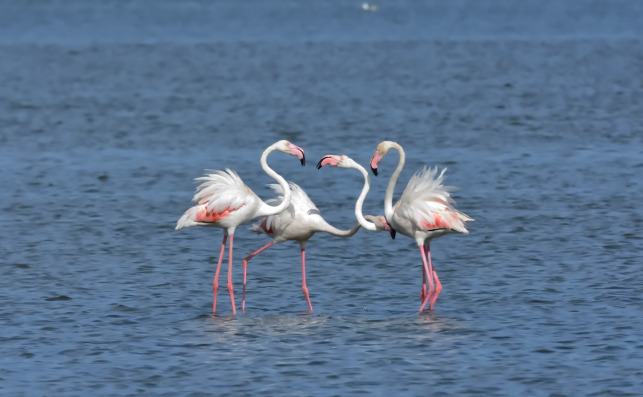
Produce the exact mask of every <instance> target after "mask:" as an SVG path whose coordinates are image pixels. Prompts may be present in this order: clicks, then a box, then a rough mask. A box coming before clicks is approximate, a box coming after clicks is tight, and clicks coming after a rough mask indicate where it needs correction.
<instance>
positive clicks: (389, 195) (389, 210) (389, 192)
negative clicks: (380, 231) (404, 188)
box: [384, 143, 406, 219]
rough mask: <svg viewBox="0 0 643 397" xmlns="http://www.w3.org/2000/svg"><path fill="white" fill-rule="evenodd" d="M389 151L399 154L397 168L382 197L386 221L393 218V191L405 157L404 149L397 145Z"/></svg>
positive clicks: (394, 144)
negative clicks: (393, 150)
mask: <svg viewBox="0 0 643 397" xmlns="http://www.w3.org/2000/svg"><path fill="white" fill-rule="evenodd" d="M391 149H395V150H397V151H398V153H399V154H400V159H399V160H398V162H397V167H396V168H395V171H393V175H391V179H389V181H388V186H387V187H386V194H385V195H384V214H385V215H386V219H392V218H393V190H395V184H396V183H397V178H399V176H400V173H401V172H402V168H404V161H405V160H406V155H405V154H404V149H402V146H400V145H398V144H397V143H392V144H391Z"/></svg>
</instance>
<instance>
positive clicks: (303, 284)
mask: <svg viewBox="0 0 643 397" xmlns="http://www.w3.org/2000/svg"><path fill="white" fill-rule="evenodd" d="M301 290H302V291H303V293H304V296H305V297H306V301H307V302H308V308H309V309H310V311H311V312H312V311H313V305H312V304H311V303H310V295H309V294H308V287H307V286H306V249H305V248H302V249H301Z"/></svg>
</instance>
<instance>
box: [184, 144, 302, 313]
mask: <svg viewBox="0 0 643 397" xmlns="http://www.w3.org/2000/svg"><path fill="white" fill-rule="evenodd" d="M275 150H278V151H280V152H283V153H286V154H290V155H292V156H295V157H297V158H298V159H299V160H300V161H301V164H302V165H304V164H305V163H306V158H305V156H304V150H303V149H302V148H300V147H299V146H296V145H293V144H292V143H290V142H288V141H286V140H281V141H278V142H276V143H274V144H272V145H270V146H269V147H268V148H266V150H265V151H264V152H263V154H262V155H261V160H260V163H261V168H262V169H263V170H264V171H265V172H266V174H268V175H269V176H271V177H272V178H274V179H275V180H276V181H277V182H278V183H279V185H280V186H282V188H283V189H284V191H285V192H286V193H285V194H284V199H283V201H282V202H281V204H279V205H276V206H271V205H268V204H266V203H264V202H263V201H262V200H261V199H260V198H259V197H258V196H257V195H256V194H255V193H254V192H253V191H252V190H250V188H249V187H248V186H246V185H245V184H244V183H243V181H242V180H241V178H239V175H237V173H236V172H234V171H232V170H229V169H226V170H225V171H218V170H217V171H210V173H209V174H207V175H205V176H202V177H199V178H196V179H195V180H196V181H200V182H201V184H200V185H199V186H198V187H197V189H196V193H195V195H194V198H193V199H192V201H195V202H197V203H198V204H197V205H195V206H194V207H192V208H189V209H188V210H187V211H185V214H183V216H182V217H181V218H180V219H179V220H178V222H177V223H176V230H179V229H182V228H184V227H191V226H213V227H220V228H223V242H222V244H221V253H220V254H219V262H218V264H217V270H216V273H215V275H214V280H213V282H212V286H213V288H214V299H213V302H212V313H216V310H217V291H218V290H219V271H220V270H221V262H222V260H223V253H224V252H225V246H226V241H227V238H228V235H229V236H230V245H229V252H228V285H227V287H228V291H229V292H230V300H231V303H232V313H233V314H236V313H237V310H236V307H235V303H234V288H233V286H232V243H233V239H234V232H235V229H236V228H237V226H239V225H243V224H245V223H248V222H250V221H251V220H252V219H254V218H258V217H261V216H268V215H273V214H278V213H280V212H282V211H284V210H285V209H286V208H288V205H289V204H290V198H291V193H290V189H289V188H288V183H287V182H286V180H285V179H284V178H283V177H282V176H281V175H279V174H277V173H276V172H275V171H274V170H273V169H272V168H270V167H269V166H268V163H267V162H266V159H267V157H268V155H269V154H270V153H272V152H273V151H275Z"/></svg>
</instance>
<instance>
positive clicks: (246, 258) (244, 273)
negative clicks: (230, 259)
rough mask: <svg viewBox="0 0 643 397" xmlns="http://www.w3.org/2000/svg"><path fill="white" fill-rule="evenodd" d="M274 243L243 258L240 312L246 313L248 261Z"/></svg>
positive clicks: (272, 242)
mask: <svg viewBox="0 0 643 397" xmlns="http://www.w3.org/2000/svg"><path fill="white" fill-rule="evenodd" d="M274 243H275V242H274V241H271V242H269V243H268V244H266V245H264V246H263V247H261V248H259V249H258V250H256V251H255V252H253V253H252V254H250V255H248V256H246V257H245V258H243V298H242V300H241V311H242V312H245V311H246V269H247V267H248V261H249V260H250V259H252V258H254V257H255V256H257V255H258V254H260V253H261V252H263V251H264V250H265V249H266V248H268V247H270V246H271V245H273V244H274Z"/></svg>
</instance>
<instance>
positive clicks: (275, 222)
mask: <svg viewBox="0 0 643 397" xmlns="http://www.w3.org/2000/svg"><path fill="white" fill-rule="evenodd" d="M270 187H271V188H272V189H273V190H274V191H275V193H277V194H278V195H279V197H277V198H275V199H272V200H269V201H267V203H269V204H273V205H274V204H277V203H279V202H283V200H284V196H285V194H284V190H283V188H282V187H281V185H277V184H272V185H270ZM288 190H289V191H290V193H291V199H290V205H288V207H287V208H286V210H285V211H283V212H281V213H279V214H275V215H269V216H266V217H263V218H261V220H260V221H259V223H257V224H256V225H254V226H252V227H251V228H250V230H252V231H253V232H256V233H259V234H262V233H263V234H267V235H268V236H270V237H272V241H271V242H269V243H268V244H266V245H264V246H263V247H261V248H259V249H258V250H256V251H254V252H253V253H251V254H250V255H248V256H247V257H245V258H244V259H243V301H242V303H241V308H242V310H245V302H246V268H247V266H248V261H249V260H250V259H252V258H253V257H255V256H256V255H257V254H259V253H260V252H262V251H264V250H265V249H266V248H268V247H270V246H272V245H273V244H279V243H282V242H284V241H297V242H298V243H299V247H300V249H301V280H302V282H301V290H302V292H303V293H304V296H305V297H306V301H307V302H308V308H309V309H310V311H313V305H312V304H311V302H310V295H309V293H308V287H307V285H306V243H307V242H308V240H309V239H310V238H311V237H312V236H313V235H314V234H315V233H317V232H325V233H329V234H332V235H333V236H337V237H351V236H352V235H354V234H355V233H357V231H358V230H359V227H360V224H359V223H356V224H355V225H354V226H353V227H352V228H351V229H348V230H340V229H337V228H336V227H334V226H332V225H330V224H329V223H328V222H326V220H324V218H323V217H322V216H321V212H320V211H319V209H317V207H316V206H315V204H314V203H313V202H312V200H311V199H310V198H309V197H308V195H307V194H306V192H304V190H303V189H302V188H301V187H299V186H298V185H297V184H295V183H293V182H290V188H289V189H288Z"/></svg>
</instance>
